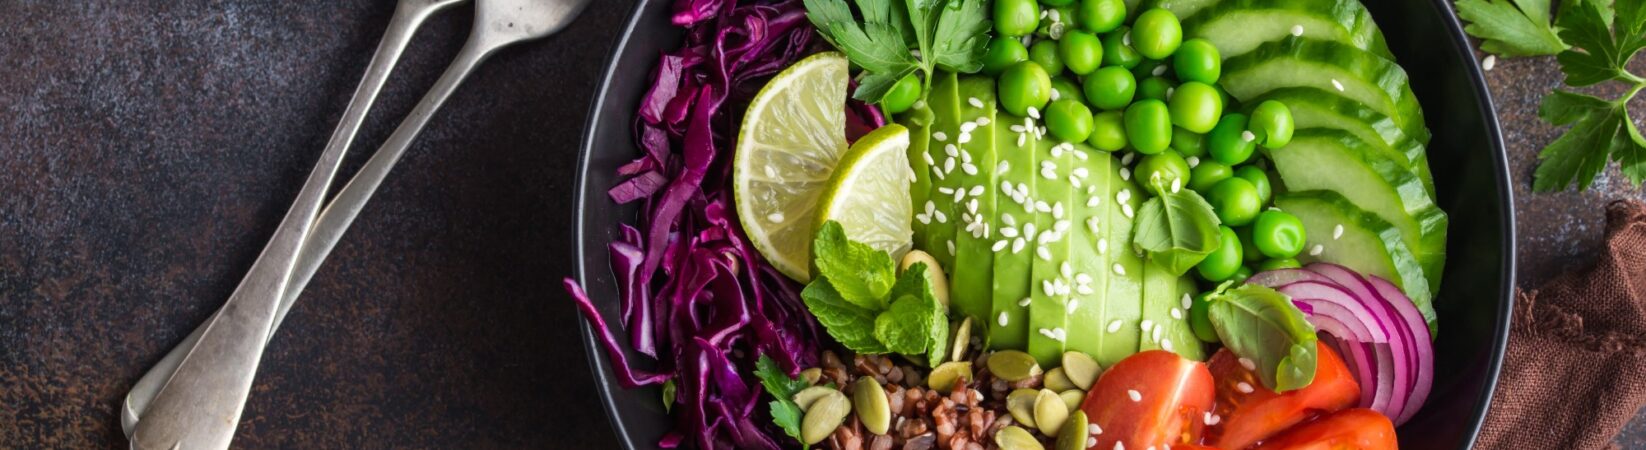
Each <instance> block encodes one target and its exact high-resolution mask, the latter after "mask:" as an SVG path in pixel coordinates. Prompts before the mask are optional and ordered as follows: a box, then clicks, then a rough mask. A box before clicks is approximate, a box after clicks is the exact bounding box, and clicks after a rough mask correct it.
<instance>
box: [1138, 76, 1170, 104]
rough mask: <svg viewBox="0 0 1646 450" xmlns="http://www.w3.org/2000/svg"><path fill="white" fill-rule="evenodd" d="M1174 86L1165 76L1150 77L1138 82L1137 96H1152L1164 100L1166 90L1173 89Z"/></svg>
mask: <svg viewBox="0 0 1646 450" xmlns="http://www.w3.org/2000/svg"><path fill="white" fill-rule="evenodd" d="M1172 88H1174V86H1172V82H1171V81H1167V80H1166V79H1165V78H1161V77H1148V78H1144V79H1143V81H1139V82H1137V96H1138V98H1150V99H1155V100H1160V101H1163V102H1164V101H1166V91H1169V90H1172Z"/></svg>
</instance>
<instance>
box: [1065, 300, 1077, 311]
mask: <svg viewBox="0 0 1646 450" xmlns="http://www.w3.org/2000/svg"><path fill="white" fill-rule="evenodd" d="M1079 307H1080V301H1079V300H1073V299H1070V300H1069V304H1067V305H1063V313H1064V314H1074V310H1075V308H1079Z"/></svg>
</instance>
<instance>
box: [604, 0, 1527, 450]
mask: <svg viewBox="0 0 1646 450" xmlns="http://www.w3.org/2000/svg"><path fill="white" fill-rule="evenodd" d="M654 1H658V0H635V2H634V4H633V5H632V6H631V7H630V9H629V12H628V20H627V21H626V22H625V24H624V26H623V29H622V31H620V32H619V34H618V35H617V37H616V39H615V44H614V45H613V46H612V50H611V51H610V52H609V53H608V54H607V55H606V62H605V67H604V69H602V70H601V75H600V86H599V88H597V89H596V90H595V91H594V95H593V97H592V98H591V99H590V102H589V109H588V116H587V118H586V119H585V121H584V127H583V136H582V139H579V147H578V153H577V164H576V170H577V173H576V177H577V178H576V182H575V183H574V186H575V187H574V188H573V189H574V190H573V193H574V195H575V196H576V198H575V199H574V207H575V208H576V211H575V212H574V214H575V223H573V225H572V226H573V233H572V234H573V238H574V239H575V241H574V242H578V243H582V242H587V239H588V238H590V237H591V233H590V232H589V230H587V229H585V228H584V226H583V224H584V223H585V219H586V218H587V217H586V216H587V213H588V209H587V208H586V206H587V202H588V197H589V196H588V195H585V194H586V193H587V192H588V189H589V188H590V186H588V183H589V179H588V176H587V174H588V173H589V169H590V168H589V164H590V163H591V158H590V155H591V154H592V153H591V150H592V149H594V148H596V147H595V144H596V143H595V142H594V141H595V139H596V136H597V135H598V134H599V133H598V132H599V131H600V126H601V125H602V124H603V123H602V121H601V120H600V112H601V111H602V110H603V109H605V107H606V99H607V94H608V93H609V92H610V91H611V89H612V84H613V81H614V80H615V79H616V78H617V77H616V74H617V70H618V66H619V65H620V63H621V62H622V56H623V54H624V53H625V52H626V51H627V50H628V48H629V44H630V41H631V40H632V39H633V38H634V35H635V33H634V31H635V30H636V29H637V28H638V27H639V24H640V22H641V19H642V18H644V15H645V12H646V9H647V7H648V6H650V5H651V4H652V3H653V2H654ZM1428 3H1429V4H1430V5H1431V6H1432V7H1434V8H1436V10H1437V12H1439V13H1440V15H1441V16H1442V17H1441V23H1442V25H1443V26H1444V27H1445V28H1446V30H1445V32H1446V33H1447V34H1448V35H1450V36H1451V39H1448V41H1450V42H1449V46H1448V47H1449V50H1450V51H1452V52H1453V53H1454V54H1456V55H1458V56H1459V57H1464V58H1467V59H1469V60H1470V61H1474V62H1475V63H1474V64H1465V65H1464V71H1465V74H1464V75H1465V76H1466V77H1468V79H1469V85H1470V88H1472V89H1473V90H1474V91H1475V94H1476V98H1477V99H1479V100H1478V101H1476V102H1475V110H1476V111H1475V112H1476V113H1477V114H1480V116H1481V117H1482V119H1484V120H1483V122H1482V123H1483V124H1484V125H1486V136H1487V142H1486V144H1487V145H1488V147H1490V150H1491V151H1492V155H1491V159H1492V163H1493V166H1494V167H1493V169H1494V170H1493V174H1494V175H1495V178H1496V180H1495V181H1496V182H1495V183H1494V184H1495V185H1496V188H1497V192H1496V193H1497V197H1498V199H1500V200H1501V201H1502V202H1503V209H1502V213H1501V215H1500V217H1499V218H1498V219H1499V223H1501V224H1503V235H1502V237H1501V242H1499V243H1498V245H1499V248H1500V250H1501V251H1502V253H1503V255H1504V256H1505V257H1504V258H1502V260H1501V262H1500V264H1499V268H1498V269H1499V271H1500V272H1501V273H1502V274H1503V277H1502V280H1503V281H1502V285H1501V286H1499V288H1500V289H1501V291H1502V292H1505V293H1509V297H1508V298H1506V299H1503V302H1502V303H1501V305H1500V307H1498V308H1497V312H1498V314H1497V318H1496V320H1495V323H1494V325H1496V335H1495V336H1492V342H1491V349H1490V350H1491V353H1490V354H1489V356H1488V358H1487V363H1486V364H1487V370H1486V375H1487V379H1486V382H1485V383H1484V389H1485V392H1484V393H1483V394H1482V396H1481V398H1480V401H1479V402H1478V404H1476V405H1475V407H1474V408H1473V412H1474V414H1471V419H1470V420H1471V422H1472V423H1470V424H1468V426H1467V429H1468V433H1467V435H1466V438H1465V439H1464V442H1463V444H1464V445H1463V446H1462V448H1463V449H1469V448H1472V447H1473V446H1474V444H1475V442H1476V440H1477V439H1478V438H1479V435H1480V429H1481V427H1483V426H1484V425H1485V421H1486V414H1487V413H1488V412H1489V409H1490V408H1491V404H1492V399H1493V396H1494V394H1495V393H1496V392H1497V385H1498V379H1499V375H1500V374H1501V372H1502V369H1503V358H1504V356H1505V354H1506V351H1507V349H1508V342H1509V322H1510V318H1511V317H1512V316H1513V314H1514V306H1515V305H1514V302H1515V301H1514V294H1513V292H1514V290H1515V286H1516V280H1515V269H1516V263H1517V258H1518V257H1519V255H1518V253H1516V235H1517V230H1516V223H1515V202H1514V189H1513V186H1512V183H1513V182H1514V181H1513V180H1514V177H1513V176H1512V172H1511V171H1510V166H1509V161H1508V147H1507V146H1505V145H1504V144H1503V129H1502V127H1501V125H1500V124H1499V123H1498V117H1497V108H1496V101H1495V100H1494V99H1493V98H1492V92H1491V87H1490V86H1489V85H1488V84H1487V83H1486V77H1485V74H1484V73H1483V72H1482V70H1481V68H1480V63H1479V60H1478V59H1476V58H1475V57H1474V55H1475V52H1474V49H1473V48H1472V47H1471V46H1470V45H1469V43H1470V42H1471V41H1470V40H1469V37H1468V35H1466V34H1465V33H1464V32H1463V24H1462V23H1461V22H1460V19H1459V18H1458V16H1457V11H1456V10H1455V9H1454V7H1453V6H1452V5H1451V2H1450V1H1448V0H1428ZM602 189H604V188H602ZM574 247H575V248H576V250H575V252H576V258H577V259H576V268H575V269H574V276H575V277H576V279H577V282H578V283H580V284H584V285H587V283H588V281H589V279H590V276H589V270H590V267H589V266H588V264H587V263H588V255H587V254H586V252H585V250H586V249H585V247H584V246H583V245H575V246H574ZM577 324H578V328H579V329H580V330H581V331H582V336H583V350H584V356H585V357H586V358H587V359H588V363H589V369H590V371H591V374H592V375H593V378H594V381H595V385H596V388H597V389H596V391H598V392H599V394H600V400H601V406H602V408H603V409H604V410H605V413H606V419H607V420H606V422H607V423H608V425H610V426H611V427H612V431H613V432H615V434H616V438H617V440H618V442H619V443H620V444H621V445H622V448H625V449H638V448H650V447H649V446H637V445H636V442H635V441H634V439H633V437H632V436H631V435H630V433H629V429H628V427H627V425H626V424H624V423H623V421H622V420H620V417H618V414H617V406H618V405H617V398H616V396H615V395H616V391H617V390H620V389H623V388H622V387H621V386H618V385H615V384H614V382H613V380H612V379H611V377H610V376H608V373H609V372H610V371H611V361H609V360H608V359H607V358H606V355H605V353H604V350H603V349H602V348H601V344H600V343H599V338H598V337H597V336H596V335H595V333H594V330H593V329H592V328H590V325H589V323H588V321H587V320H581V318H579V320H578V321H577Z"/></svg>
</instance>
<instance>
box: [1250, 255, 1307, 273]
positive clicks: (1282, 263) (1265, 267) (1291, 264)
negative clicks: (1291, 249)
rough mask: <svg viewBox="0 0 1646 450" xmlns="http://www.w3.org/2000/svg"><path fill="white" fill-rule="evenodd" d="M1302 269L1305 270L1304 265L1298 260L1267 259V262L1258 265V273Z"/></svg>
mask: <svg viewBox="0 0 1646 450" xmlns="http://www.w3.org/2000/svg"><path fill="white" fill-rule="evenodd" d="M1301 268H1303V263H1300V262H1297V258H1277V259H1265V260H1263V263H1262V264H1258V265H1257V271H1258V272H1268V271H1271V270H1280V269H1301Z"/></svg>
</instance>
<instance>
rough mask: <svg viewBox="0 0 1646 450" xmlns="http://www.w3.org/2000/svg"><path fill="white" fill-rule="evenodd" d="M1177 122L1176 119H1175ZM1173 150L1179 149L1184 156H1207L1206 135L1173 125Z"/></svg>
mask: <svg viewBox="0 0 1646 450" xmlns="http://www.w3.org/2000/svg"><path fill="white" fill-rule="evenodd" d="M1173 122H1174V123H1175V122H1176V119H1173ZM1172 150H1177V152H1178V153H1182V154H1183V156H1194V157H1201V156H1206V137H1205V136H1202V135H1199V134H1195V132H1193V131H1189V130H1185V129H1183V127H1172Z"/></svg>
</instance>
